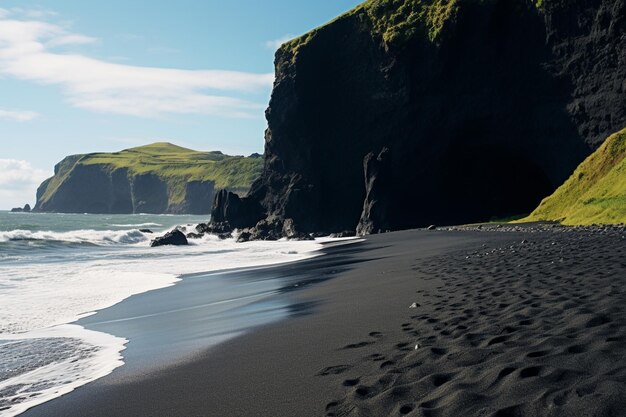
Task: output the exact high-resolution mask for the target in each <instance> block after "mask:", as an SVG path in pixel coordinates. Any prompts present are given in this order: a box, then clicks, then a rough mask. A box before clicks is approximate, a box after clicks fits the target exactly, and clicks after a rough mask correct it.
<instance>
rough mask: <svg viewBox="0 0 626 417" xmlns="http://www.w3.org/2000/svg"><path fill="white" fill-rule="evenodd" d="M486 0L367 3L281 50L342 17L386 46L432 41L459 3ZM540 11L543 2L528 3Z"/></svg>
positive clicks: (288, 48) (293, 46) (286, 48)
mask: <svg viewBox="0 0 626 417" xmlns="http://www.w3.org/2000/svg"><path fill="white" fill-rule="evenodd" d="M487 1H489V0H367V1H366V2H364V3H362V4H360V5H359V6H357V7H356V8H354V9H352V10H350V11H348V12H347V13H345V14H343V15H341V16H339V17H337V18H336V19H334V20H332V21H331V22H329V23H327V24H325V25H323V26H321V27H319V28H316V29H314V30H312V31H310V32H308V33H306V34H304V35H303V36H300V37H298V38H296V39H293V40H291V41H289V42H286V43H285V44H284V45H283V46H282V47H281V49H282V50H283V52H290V53H291V54H292V56H293V57H295V55H297V53H298V51H299V50H300V48H302V47H303V46H305V45H307V44H308V43H309V42H310V41H311V40H312V39H313V38H314V37H315V36H316V35H317V34H318V32H319V31H320V30H323V29H324V28H326V27H327V26H329V25H331V24H333V23H334V22H336V21H338V20H340V19H344V18H353V17H356V18H359V19H360V20H361V21H362V22H364V23H365V24H366V27H367V28H368V29H369V30H370V31H371V32H372V33H373V34H376V35H379V36H381V37H382V38H383V40H384V42H385V43H386V44H388V45H395V46H402V45H403V44H405V43H407V42H408V41H410V40H411V39H414V38H416V37H421V38H423V39H425V40H428V41H430V42H436V41H437V40H438V39H439V37H440V36H441V34H442V32H443V29H444V26H445V24H446V22H448V21H449V20H451V19H453V18H454V16H455V15H456V13H457V11H458V10H459V8H460V6H461V5H462V3H469V2H475V3H483V2H487ZM528 2H529V4H532V5H534V6H535V7H536V8H541V7H542V5H543V0H528Z"/></svg>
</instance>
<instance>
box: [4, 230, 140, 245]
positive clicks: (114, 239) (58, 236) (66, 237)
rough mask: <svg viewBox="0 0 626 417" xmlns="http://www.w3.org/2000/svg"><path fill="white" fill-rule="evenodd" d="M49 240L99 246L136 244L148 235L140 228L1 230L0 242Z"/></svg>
mask: <svg viewBox="0 0 626 417" xmlns="http://www.w3.org/2000/svg"><path fill="white" fill-rule="evenodd" d="M21 240H28V241H49V242H66V243H90V244H93V245H98V246H108V245H118V244H134V243H140V242H145V241H147V240H148V237H146V235H144V234H143V233H141V232H140V231H139V230H91V229H85V230H73V231H70V232H51V231H38V232H32V231H30V230H11V231H8V232H0V242H9V241H21Z"/></svg>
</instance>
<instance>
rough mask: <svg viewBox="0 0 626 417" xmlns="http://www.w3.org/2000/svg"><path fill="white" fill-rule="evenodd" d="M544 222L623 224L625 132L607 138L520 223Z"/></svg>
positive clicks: (625, 211)
mask: <svg viewBox="0 0 626 417" xmlns="http://www.w3.org/2000/svg"><path fill="white" fill-rule="evenodd" d="M544 220H551V221H558V222H560V223H562V224H565V225H590V224H619V223H626V129H624V130H622V131H620V132H618V133H615V134H613V135H611V136H610V137H609V138H608V139H607V140H606V141H605V142H604V144H603V145H602V146H600V148H598V150H596V151H595V152H594V153H593V154H592V155H591V156H589V157H588V158H587V159H586V160H585V161H584V162H583V163H582V164H580V166H579V167H578V168H577V169H576V171H574V174H572V176H571V177H570V178H569V179H568V180H567V181H566V182H565V183H564V184H563V185H562V186H561V187H560V188H559V189H558V190H556V191H555V192H554V194H552V195H551V196H550V197H548V198H546V199H544V200H543V201H542V202H541V204H540V205H539V207H538V208H537V209H536V210H535V211H533V212H532V213H531V214H530V216H528V217H526V218H525V219H523V220H521V221H524V222H527V221H544Z"/></svg>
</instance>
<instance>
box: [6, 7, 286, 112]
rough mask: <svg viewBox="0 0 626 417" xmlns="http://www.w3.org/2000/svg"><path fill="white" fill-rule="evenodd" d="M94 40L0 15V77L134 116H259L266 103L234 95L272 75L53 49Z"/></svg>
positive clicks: (261, 85)
mask: <svg viewBox="0 0 626 417" xmlns="http://www.w3.org/2000/svg"><path fill="white" fill-rule="evenodd" d="M96 41H97V40H96V39H94V38H91V37H89V36H84V35H81V34H75V33H71V32H68V31H67V29H65V28H64V27H61V26H59V25H55V24H52V23H49V22H44V21H38V20H19V19H15V18H6V16H5V17H4V18H3V17H2V15H0V75H5V76H12V77H15V78H17V79H20V80H29V81H33V82H37V83H40V84H48V85H58V86H60V87H61V88H62V90H63V92H64V94H65V96H66V98H67V100H68V101H69V103H70V104H72V105H73V106H75V107H79V108H83V109H88V110H92V111H97V112H106V113H117V114H126V115H134V116H158V115H161V114H165V113H169V114H190V113H191V114H208V115H219V116H226V117H251V116H256V115H262V111H263V109H264V107H265V103H255V102H251V101H249V100H245V99H241V98H235V97H233V95H235V94H246V93H254V92H260V91H264V90H266V89H269V88H271V85H272V82H273V78H274V75H273V74H255V73H246V72H237V71H221V70H185V69H174V68H157V67H141V66H133V65H125V64H120V63H115V62H107V61H103V60H100V59H94V58H90V57H87V56H85V55H81V54H76V53H61V52H59V51H57V50H56V49H55V48H56V47H58V46H68V45H84V44H89V43H93V42H96Z"/></svg>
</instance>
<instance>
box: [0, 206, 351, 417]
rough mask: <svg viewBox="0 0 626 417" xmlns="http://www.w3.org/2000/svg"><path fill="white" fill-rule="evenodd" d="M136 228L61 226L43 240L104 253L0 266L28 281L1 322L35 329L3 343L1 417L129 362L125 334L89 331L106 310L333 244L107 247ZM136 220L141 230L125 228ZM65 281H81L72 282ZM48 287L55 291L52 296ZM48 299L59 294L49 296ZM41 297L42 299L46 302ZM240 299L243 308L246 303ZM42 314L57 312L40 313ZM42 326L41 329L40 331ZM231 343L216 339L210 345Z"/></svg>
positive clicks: (9, 335) (209, 242)
mask: <svg viewBox="0 0 626 417" xmlns="http://www.w3.org/2000/svg"><path fill="white" fill-rule="evenodd" d="M42 219H43V220H42V221H41V223H42V224H47V225H48V224H49V226H50V227H51V230H52V229H53V227H56V226H57V223H55V222H54V221H55V219H53V218H50V216H48V217H43V218H42ZM134 221H135V220H134V219H131V218H126V217H124V218H121V220H119V219H118V218H105V219H103V222H102V225H100V224H99V225H97V226H100V227H101V229H102V230H100V229H98V228H97V227H96V228H94V229H93V230H92V229H89V230H88V229H80V230H79V229H77V230H70V231H65V226H64V225H62V226H60V227H59V231H50V232H41V233H42V236H41V237H40V236H37V238H38V239H39V240H41V241H42V242H43V243H48V241H53V239H54V238H57V237H58V236H57V235H62V236H61V239H65V237H66V236H65V235H68V234H70V233H71V234H72V236H80V239H83V240H84V239H86V238H85V237H84V235H85V234H87V235H88V236H87V238H89V239H92V240H96V241H97V242H98V243H100V244H101V245H91V246H89V251H86V250H85V249H83V248H82V247H81V246H80V245H79V244H78V243H77V244H75V245H74V246H75V247H76V249H74V247H71V248H70V247H69V246H68V250H66V251H64V252H63V253H62V254H63V257H62V261H63V262H65V263H63V262H56V263H51V264H50V266H49V267H47V264H46V261H47V259H46V258H45V256H43V255H46V252H45V251H44V250H42V251H40V252H35V253H34V255H32V256H31V258H33V259H35V261H33V262H32V263H33V265H34V266H32V267H31V266H30V263H27V261H28V260H29V259H30V258H28V259H27V258H24V260H20V259H19V258H17V259H18V260H17V261H15V264H14V266H13V264H10V263H8V264H4V265H1V266H2V267H3V270H4V271H5V272H6V273H5V274H4V277H3V278H4V279H5V281H6V282H9V283H10V282H11V280H17V282H19V283H21V282H23V283H25V284H24V285H22V286H15V287H9V288H15V289H14V291H13V292H10V291H7V292H5V293H4V294H3V295H4V296H5V298H4V300H5V302H6V303H7V304H5V307H6V308H5V311H3V314H4V315H3V319H4V320H5V321H3V323H8V324H7V325H5V328H10V326H11V325H13V326H14V327H16V326H17V327H16V328H17V329H18V330H19V327H18V326H20V325H23V326H31V327H32V329H30V328H28V327H26V330H23V331H21V332H20V331H17V330H16V331H14V332H6V333H3V335H4V336H3V335H0V341H3V346H4V347H3V354H5V355H7V356H6V359H7V363H6V367H5V369H4V370H3V372H4V373H3V376H2V378H3V379H2V381H0V385H1V386H2V390H3V397H2V404H0V408H1V409H3V410H5V411H3V412H0V414H1V413H7V414H10V415H14V414H15V415H17V414H16V413H23V412H24V411H23V410H28V409H30V408H33V407H37V406H38V405H41V404H42V403H45V402H48V401H51V400H53V399H55V398H58V397H59V396H62V395H66V394H67V393H69V392H72V391H73V390H75V389H77V388H80V387H81V386H84V385H86V384H89V383H91V382H93V381H95V380H98V379H100V378H101V377H103V376H104V375H108V374H110V373H111V372H113V371H115V370H116V369H118V368H119V367H120V366H122V365H124V362H126V361H127V359H126V357H127V356H128V353H127V352H128V344H127V342H128V338H127V337H125V336H122V335H123V334H124V332H112V331H104V330H102V328H100V329H98V328H96V326H93V327H92V326H91V324H92V323H94V322H95V321H98V320H100V317H102V315H101V314H100V312H103V311H105V310H108V309H110V308H114V307H116V306H117V305H119V304H123V303H125V301H126V300H128V299H129V298H133V297H135V296H140V295H142V294H146V293H150V292H152V291H159V290H161V289H163V288H167V287H171V286H175V284H176V283H177V282H179V281H180V280H181V279H182V278H184V279H193V278H194V277H196V276H205V275H214V274H217V275H225V274H230V273H233V272H236V271H241V272H242V273H247V271H249V270H256V269H263V268H268V267H272V266H276V265H281V264H289V263H292V262H297V261H298V260H301V259H309V258H313V257H316V256H318V253H317V251H318V250H320V249H322V248H323V247H324V246H325V245H324V244H325V239H321V240H320V241H317V242H278V243H277V244H275V245H272V247H268V245H267V244H264V243H262V242H260V243H251V244H249V245H236V244H235V243H234V241H233V242H231V243H230V244H228V242H222V241H219V242H218V241H217V238H215V239H211V238H210V237H209V238H207V239H203V240H202V241H197V242H193V243H194V244H192V245H190V246H189V247H185V248H161V249H151V248H147V247H145V245H140V244H134V245H122V244H120V242H118V240H119V239H115V242H113V241H111V245H109V246H107V244H108V243H109V242H108V241H107V240H106V239H108V238H109V237H110V236H109V235H110V234H111V233H117V234H118V235H124V236H125V235H131V234H137V233H138V232H137V231H135V230H134V229H128V230H120V231H112V229H110V227H108V226H111V225H112V226H119V227H130V226H135V224H134V223H133V222H134ZM128 222H131V223H133V224H126V223H128ZM113 223H115V224H113ZM118 223H120V224H118ZM121 223H124V224H121ZM154 224H155V225H156V223H154ZM160 226H163V225H162V224H161V225H160ZM33 227H34V226H33ZM46 230H47V229H46ZM54 230H56V229H54ZM91 232H93V233H91ZM7 233H9V232H7ZM33 233H34V232H33ZM89 233H91V234H89ZM94 234H97V236H93V235H94ZM116 236H117V235H116ZM133 236H134V235H133ZM26 240H27V239H24V240H21V239H17V240H16V242H17V243H16V244H15V245H14V246H15V247H13V246H10V245H11V244H12V242H11V241H8V243H6V245H9V249H10V250H13V251H14V252H16V253H18V254H19V251H20V250H23V249H22V248H21V247H20V246H19V245H20V244H22V242H23V241H26ZM101 241H102V242H101ZM63 242H65V241H63ZM103 242H104V243H103ZM115 243H117V246H116V245H115ZM339 243H341V242H339ZM6 245H5V246H6ZM68 245H69V244H68ZM44 249H45V248H44ZM83 252H84V253H87V255H88V256H87V255H85V257H86V259H85V258H80V254H81V253H83ZM239 252H241V253H239ZM42 254H43V255H42ZM37 256H41V257H42V259H43V261H42V262H38V261H39V259H38V258H37ZM77 256H78V258H77ZM76 259H78V261H76ZM20 262H21V263H20ZM24 270H26V272H27V274H26V275H24V274H23V272H24ZM28 274H30V275H28ZM66 277H70V278H72V279H74V281H72V279H70V280H66V279H65V278H66ZM23 278H29V279H23ZM144 278H145V279H144ZM38 279H39V280H40V281H37V280H38ZM144 281H145V282H144ZM27 284H29V285H30V287H33V289H38V291H34V292H33V294H34V295H33V297H30V298H28V299H25V298H24V297H21V298H20V296H21V295H22V293H24V292H26V290H28V289H29V288H30V287H29V286H28V285H27ZM37 284H40V285H37ZM44 284H45V285H44ZM74 284H75V285H74ZM42 285H43V286H42ZM48 288H53V289H56V291H49V292H48V293H46V290H47V289H48ZM20 291H21V292H20ZM217 291H222V292H223V291H224V288H217ZM50 293H52V294H55V296H54V297H49V295H48V296H45V295H46V294H50ZM218 295H219V294H218ZM262 296H264V294H258V295H257V297H256V298H260V297H262ZM10 297H12V298H10ZM37 297H43V298H42V299H41V300H39V299H38V298H37ZM20 300H24V301H20ZM233 301H245V297H244V298H242V299H241V300H233ZM20 306H21V308H20ZM30 306H32V308H31V307H30ZM46 309H47V310H46ZM40 310H41V311H43V310H46V311H48V312H49V314H45V315H37V313H38V312H39V311H40ZM51 313H57V314H51ZM267 314H270V313H267ZM12 320H13V321H12ZM28 320H30V321H28ZM39 322H41V324H39ZM33 323H34V324H33ZM39 327H41V330H37V329H38V328H39ZM100 327H102V326H100ZM225 333H228V332H225ZM97 335H100V336H101V337H97ZM224 337H225V335H219V334H217V335H215V340H214V341H213V342H212V343H217V342H219V341H220V338H224ZM60 340H64V342H63V349H62V352H60V351H59V346H58V343H59V342H58V341H60ZM131 351H132V349H131ZM122 356H124V359H123V360H122ZM48 361H50V363H48ZM20 371H21V372H20Z"/></svg>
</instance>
